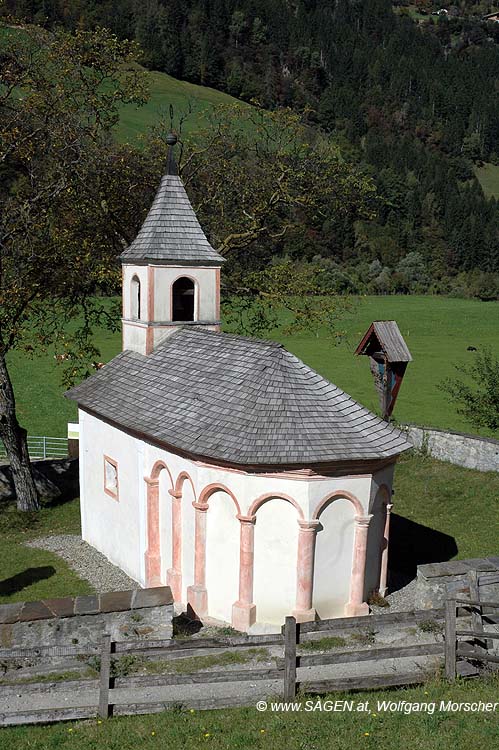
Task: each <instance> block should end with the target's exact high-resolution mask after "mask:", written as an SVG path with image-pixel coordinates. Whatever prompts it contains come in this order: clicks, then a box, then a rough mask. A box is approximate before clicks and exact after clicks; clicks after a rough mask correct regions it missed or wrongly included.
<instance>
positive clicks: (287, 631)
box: [0, 600, 499, 726]
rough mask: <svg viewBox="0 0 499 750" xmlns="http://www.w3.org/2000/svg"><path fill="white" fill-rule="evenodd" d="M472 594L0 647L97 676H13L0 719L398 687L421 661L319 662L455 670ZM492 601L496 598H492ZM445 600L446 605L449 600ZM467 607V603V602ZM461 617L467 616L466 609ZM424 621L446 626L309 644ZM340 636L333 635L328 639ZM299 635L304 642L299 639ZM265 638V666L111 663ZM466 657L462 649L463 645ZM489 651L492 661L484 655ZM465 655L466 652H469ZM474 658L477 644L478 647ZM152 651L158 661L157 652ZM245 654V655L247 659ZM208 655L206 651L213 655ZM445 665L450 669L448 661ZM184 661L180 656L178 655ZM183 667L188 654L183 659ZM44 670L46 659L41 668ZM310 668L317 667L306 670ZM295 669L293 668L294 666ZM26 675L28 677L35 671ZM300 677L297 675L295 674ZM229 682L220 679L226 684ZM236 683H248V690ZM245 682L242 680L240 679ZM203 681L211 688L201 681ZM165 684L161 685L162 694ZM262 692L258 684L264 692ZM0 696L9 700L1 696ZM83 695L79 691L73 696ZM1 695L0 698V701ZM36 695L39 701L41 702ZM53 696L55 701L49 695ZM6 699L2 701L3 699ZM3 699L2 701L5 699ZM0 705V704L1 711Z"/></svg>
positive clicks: (414, 676)
mask: <svg viewBox="0 0 499 750" xmlns="http://www.w3.org/2000/svg"><path fill="white" fill-rule="evenodd" d="M475 605H476V600H472V601H469V600H451V602H450V603H448V604H447V607H446V610H444V609H437V610H422V611H418V612H395V613H391V614H383V615H373V616H370V617H355V618H337V619H333V620H322V621H317V622H309V623H303V624H301V625H300V624H297V622H296V620H295V619H294V618H293V617H288V618H286V622H285V625H284V626H283V628H282V632H281V633H280V634H274V635H260V636H245V635H241V636H228V637H216V638H189V639H183V640H176V639H174V640H151V641H145V640H144V641H120V642H113V641H111V638H110V636H109V635H105V636H104V637H103V639H102V642H101V643H100V644H98V645H87V646H84V645H74V646H53V647H47V646H45V647H40V648H38V649H0V660H9V659H22V658H26V657H29V658H34V657H38V658H39V659H40V660H42V661H43V660H46V659H50V658H53V657H57V658H59V659H63V658H66V657H68V658H70V657H79V658H80V659H81V658H82V657H90V656H91V657H93V660H94V664H95V665H96V667H98V669H99V672H100V674H99V678H98V679H77V680H74V679H72V680H68V681H61V682H57V681H53V682H51V681H50V675H49V674H46V675H45V678H44V679H43V681H42V679H40V682H35V681H33V682H29V683H28V684H27V683H24V684H23V685H22V687H21V686H20V685H19V684H17V685H15V684H12V685H1V686H0V706H1V705H2V703H3V704H4V708H3V709H2V708H1V707H0V725H3V726H6V725H9V724H22V723H40V722H51V721H62V720H67V719H84V718H92V717H95V716H96V715H98V716H100V717H102V718H104V717H109V716H113V715H114V716H119V715H126V714H140V713H156V712H158V711H163V710H165V709H171V708H174V707H176V708H178V707H179V706H180V705H183V706H185V707H188V708H195V709H203V708H222V707H229V706H241V705H255V703H256V700H257V699H259V698H262V697H268V696H269V695H273V696H282V697H283V698H284V700H293V699H294V698H295V696H296V693H297V689H298V688H301V689H302V690H303V691H304V692H306V693H310V694H318V693H319V694H320V693H325V692H331V691H336V690H342V691H345V690H350V689H355V690H360V689H373V688H383V687H389V686H390V687H392V686H402V685H409V684H417V683H421V682H424V681H425V679H426V678H427V674H425V671H424V670H422V669H421V668H417V667H415V668H413V669H412V671H408V667H401V666H400V665H398V666H397V668H395V669H393V670H392V671H390V672H389V673H383V674H380V673H379V670H378V673H375V670H371V671H370V670H369V669H367V670H365V672H366V673H365V674H363V675H359V676H350V677H334V676H327V675H326V677H325V676H324V669H320V668H323V667H327V666H330V665H341V664H349V665H353V664H356V663H359V662H379V661H383V660H387V659H390V660H393V659H395V660H396V659H403V658H405V657H425V656H436V657H442V662H443V659H444V656H445V659H446V665H447V667H448V673H447V676H448V677H449V678H450V679H452V677H453V676H455V674H456V657H457V656H458V655H459V656H461V655H462V652H461V650H460V649H459V648H457V649H456V648H454V652H452V650H451V644H452V643H453V642H454V644H455V640H456V637H457V636H461V635H463V634H464V633H465V631H464V630H461V629H457V628H456V610H457V609H458V608H460V610H459V612H458V614H460V615H462V614H463V611H464V610H463V608H464V609H466V608H473V607H475ZM480 606H482V607H483V606H491V605H490V604H489V603H487V602H480ZM493 606H499V605H493ZM452 607H454V609H452ZM451 611H452V614H453V617H451V616H450V613H451ZM472 611H473V610H472ZM467 619H469V615H468V617H467ZM425 621H426V622H428V621H431V622H433V623H437V624H438V625H440V626H441V627H442V629H443V628H444V625H445V630H446V641H445V642H444V640H439V641H435V639H433V642H427V643H417V644H413V645H406V646H377V645H374V644H372V643H370V644H366V643H364V644H362V647H361V646H360V645H359V646H357V647H355V648H353V647H352V646H350V648H341V647H331V646H330V647H329V649H328V648H326V647H324V648H323V647H322V646H321V644H320V643H318V644H317V646H318V649H316V650H315V652H314V650H312V649H311V648H310V645H311V643H312V642H313V641H316V642H317V641H319V642H320V641H322V639H324V638H333V639H334V637H335V636H336V637H337V636H338V635H339V633H342V634H343V635H345V633H348V632H351V633H352V634H355V633H357V634H358V633H364V634H365V633H366V632H367V630H369V631H370V632H372V631H373V630H377V631H378V632H379V631H381V630H382V629H383V628H388V627H393V626H400V627H403V626H408V627H410V626H414V625H417V624H422V623H424V622H425ZM489 621H494V622H498V621H499V619H498V618H495V620H494V619H493V618H492V619H491V620H489ZM466 634H467V635H468V637H477V638H478V637H480V638H481V639H483V640H484V639H485V638H487V639H488V638H490V637H497V636H496V635H492V634H490V633H486V634H484V633H483V629H482V630H479V628H478V626H476V625H473V629H472V631H471V632H467V633H466ZM337 643H338V644H340V641H339V640H338V641H337ZM307 644H308V645H307ZM260 647H268V648H270V649H271V650H272V649H273V650H274V655H273V656H271V657H269V658H268V659H267V661H272V662H273V666H268V664H267V665H266V666H265V667H260V666H253V665H251V666H248V667H246V668H242V667H239V666H238V665H237V664H233V665H231V667H230V668H227V667H226V666H223V663H222V664H221V665H219V666H216V665H215V666H214V667H212V668H210V669H206V668H204V669H198V670H196V671H195V668H194V669H193V670H192V671H190V672H187V671H184V670H180V671H179V673H176V672H175V671H172V670H171V669H170V671H168V670H167V669H165V670H164V671H161V673H158V674H136V675H123V676H119V675H120V672H119V670H118V671H117V670H116V669H113V666H114V665H115V664H116V663H117V664H119V662H120V659H122V658H123V657H126V656H129V657H130V656H137V657H142V659H145V660H146V661H147V660H149V661H151V660H154V659H156V660H157V661H156V664H157V663H163V661H165V662H166V664H167V665H169V666H170V667H171V664H169V663H170V662H172V663H173V662H177V664H178V660H182V659H186V658H190V657H198V656H199V657H201V656H206V655H220V654H223V653H226V652H228V653H229V654H234V652H236V651H238V652H242V653H244V652H245V651H246V653H247V654H250V653H251V652H250V651H249V649H255V648H260ZM465 656H469V652H467V653H466V654H465ZM490 657H491V655H490V654H489V660H494V661H499V659H497V658H494V659H491V658H490ZM473 658H474V657H473ZM480 658H483V653H481V654H480ZM158 660H159V661H158ZM248 660H249V659H248ZM215 662H216V659H215ZM451 663H453V665H454V669H453V672H452V674H451V669H450V666H449V665H450V664H451ZM184 664H186V662H184ZM187 665H188V666H189V663H188V662H187ZM303 667H308V668H310V669H308V670H307V671H306V682H303V681H302V682H301V684H300V677H299V672H298V670H300V669H301V668H303ZM51 668H52V670H53V666H52V667H51ZM314 668H317V669H316V670H314ZM302 675H303V672H302ZM35 679H36V678H35ZM302 679H303V677H302ZM229 683H230V685H229ZM244 683H245V684H246V687H247V688H248V687H249V688H251V689H253V688H254V691H253V692H252V693H251V694H250V693H249V692H248V690H245V689H244ZM249 683H251V684H249ZM199 684H202V685H203V686H206V689H205V690H203V697H202V698H200V697H199V696H198V697H196V696H193V697H192V698H185V697H184V698H182V699H179V698H175V697H174V694H173V695H172V691H168V688H169V687H172V686H181V685H184V686H185V685H193V686H194V685H199ZM224 684H225V685H226V689H225V694H222V695H221V694H217V688H216V687H215V685H218V686H220V685H224ZM210 686H211V687H210ZM164 688H165V689H166V693H168V692H169V693H170V695H169V696H168V695H167V694H165V690H163V695H162V694H161V689H164ZM265 691H268V692H267V693H266V692H265ZM19 693H21V695H22V696H23V697H26V696H28V695H29V696H30V700H29V706H27V705H26V701H25V705H24V707H23V706H16V705H15V702H16V701H15V696H16V695H19ZM9 696H12V701H11V702H10V703H9ZM43 696H45V697H46V696H49V701H48V702H50V701H51V700H52V699H54V697H57V696H61V698H60V700H59V703H61V702H62V704H63V707H61V706H60V705H59V707H53V708H52V707H50V706H49V705H47V700H45V701H44V700H43V699H42V698H43ZM82 696H83V697H84V699H83V697H82ZM2 699H3V700H2ZM44 703H45V705H44ZM52 703H57V700H52ZM9 705H10V708H9ZM6 706H7V708H6ZM2 710H3V713H2Z"/></svg>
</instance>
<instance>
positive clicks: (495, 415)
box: [439, 348, 499, 431]
mask: <svg viewBox="0 0 499 750" xmlns="http://www.w3.org/2000/svg"><path fill="white" fill-rule="evenodd" d="M473 356H474V357H475V361H474V363H473V364H472V365H462V366H457V365H456V370H457V371H458V372H459V373H460V375H461V376H464V378H465V379H464V380H463V379H462V377H460V378H454V379H452V378H448V379H447V380H445V381H444V382H443V383H442V384H441V385H440V386H439V387H440V390H442V391H444V392H445V393H447V395H448V396H449V398H450V400H451V401H452V402H453V403H454V404H455V406H456V411H457V413H458V414H462V415H463V416H464V417H465V418H466V419H467V420H468V422H470V424H472V425H473V426H474V427H487V428H488V429H489V430H495V431H497V430H499V357H497V356H495V355H494V354H493V353H492V351H491V350H490V349H488V348H487V349H483V350H482V351H480V350H479V351H477V352H476V354H474V355H473Z"/></svg>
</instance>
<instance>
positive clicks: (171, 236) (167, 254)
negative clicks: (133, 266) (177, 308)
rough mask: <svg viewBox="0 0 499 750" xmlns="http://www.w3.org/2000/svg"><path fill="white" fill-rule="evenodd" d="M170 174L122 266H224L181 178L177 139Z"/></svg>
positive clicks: (172, 141)
mask: <svg viewBox="0 0 499 750" xmlns="http://www.w3.org/2000/svg"><path fill="white" fill-rule="evenodd" d="M167 142H168V144H169V148H168V166H167V174H165V176H164V177H163V179H162V180H161V184H160V186H159V188H158V192H157V193H156V197H155V198H154V201H153V204H152V206H151V209H150V211H149V213H148V214H147V216H146V220H145V221H144V223H143V224H142V227H141V229H140V231H139V233H138V235H137V237H136V238H135V239H134V241H133V242H132V244H131V245H130V246H129V247H128V248H127V249H126V250H125V251H124V252H123V253H122V254H121V261H122V263H146V262H147V261H152V262H153V263H154V262H156V263H158V262H161V263H164V264H177V263H179V262H180V263H182V265H189V264H191V265H198V264H199V263H202V264H204V265H211V266H220V265H221V264H222V263H223V262H224V258H223V257H222V256H221V255H219V253H217V251H216V250H214V249H213V248H212V246H211V245H210V243H209V242H208V240H207V239H206V235H205V233H204V232H203V230H202V229H201V225H200V224H199V221H198V220H197V217H196V214H195V213H194V209H193V208H192V206H191V202H190V200H189V198H188V195H187V193H186V192H185V187H184V184H183V182H182V180H181V179H180V177H179V176H178V174H177V165H176V163H175V158H174V155H173V148H174V146H175V144H176V142H177V138H176V136H174V135H173V134H170V135H169V136H168V138H167Z"/></svg>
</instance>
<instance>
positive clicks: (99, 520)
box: [79, 410, 143, 583]
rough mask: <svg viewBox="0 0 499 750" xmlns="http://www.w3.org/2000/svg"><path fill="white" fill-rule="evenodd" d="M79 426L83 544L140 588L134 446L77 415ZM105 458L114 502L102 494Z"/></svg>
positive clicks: (89, 418)
mask: <svg viewBox="0 0 499 750" xmlns="http://www.w3.org/2000/svg"><path fill="white" fill-rule="evenodd" d="M79 420H80V501H81V514H82V535H83V539H84V540H85V541H86V542H88V543H89V544H91V545H92V546H93V547H95V548H96V549H98V550H99V551H100V552H102V553H103V554H104V555H105V556H106V557H107V558H108V559H109V560H110V561H111V562H112V563H114V564H115V565H118V566H119V567H120V568H122V570H124V571H125V573H127V574H128V575H129V576H130V577H131V578H133V579H134V580H136V581H139V582H141V583H142V582H143V564H142V558H143V548H142V540H141V538H140V529H141V525H142V524H141V505H140V499H139V498H140V495H141V487H140V479H139V472H138V466H137V450H138V449H139V448H138V446H137V444H136V440H135V439H134V438H132V437H130V436H129V435H127V434H126V433H124V432H121V431H120V430H117V429H115V428H114V427H112V426H110V425H108V424H106V422H103V421H101V420H99V419H97V418H96V417H94V416H92V415H91V414H88V413H86V412H83V411H82V410H80V412H79ZM105 455H106V456H108V457H109V458H111V459H112V460H113V461H116V463H117V466H118V485H119V492H118V498H117V499H114V498H113V497H110V495H108V494H107V493H106V492H105V491H104V456H105ZM142 481H143V479H142Z"/></svg>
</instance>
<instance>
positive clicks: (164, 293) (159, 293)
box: [153, 266, 217, 321]
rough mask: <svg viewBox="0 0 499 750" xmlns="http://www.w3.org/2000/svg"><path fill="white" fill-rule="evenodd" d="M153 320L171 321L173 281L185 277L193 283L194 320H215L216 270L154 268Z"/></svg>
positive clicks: (184, 267) (171, 267) (170, 267)
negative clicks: (194, 286)
mask: <svg viewBox="0 0 499 750" xmlns="http://www.w3.org/2000/svg"><path fill="white" fill-rule="evenodd" d="M153 273H154V320H158V321H171V319H172V316H171V300H172V293H171V287H172V284H173V282H174V281H176V280H177V279H179V278H181V277H183V276H187V277H188V278H191V279H193V281H194V282H195V285H196V288H195V306H194V311H195V317H196V320H216V305H217V269H216V268H199V267H192V268H189V267H186V266H183V267H179V268H177V267H175V266H155V267H154V269H153Z"/></svg>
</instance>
